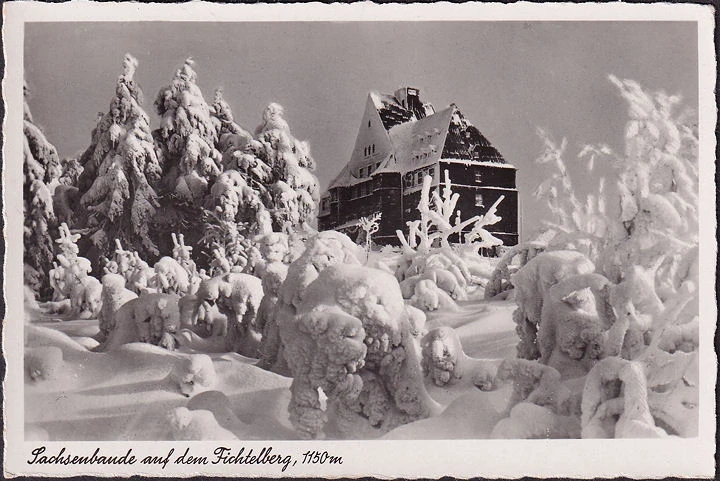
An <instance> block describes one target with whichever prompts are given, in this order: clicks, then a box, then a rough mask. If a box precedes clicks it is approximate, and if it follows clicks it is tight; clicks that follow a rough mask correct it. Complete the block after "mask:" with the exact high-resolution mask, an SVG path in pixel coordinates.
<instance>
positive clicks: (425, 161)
mask: <svg viewBox="0 0 720 481" xmlns="http://www.w3.org/2000/svg"><path fill="white" fill-rule="evenodd" d="M409 90H414V91H415V94H416V96H415V97H414V99H415V103H414V105H412V106H411V105H409V104H410V101H409V100H407V101H406V105H407V106H408V108H406V107H405V106H404V105H403V104H402V103H401V101H400V100H399V98H398V97H397V95H400V94H399V93H398V92H402V91H403V89H400V90H398V92H396V94H395V95H390V94H384V93H380V92H370V94H369V98H370V100H371V102H372V104H373V106H374V107H375V108H376V109H377V111H378V114H379V116H380V119H381V120H382V123H383V127H385V130H386V131H387V132H388V135H389V137H390V142H391V143H392V146H393V153H391V154H390V155H389V156H387V157H386V158H385V159H383V161H382V162H381V164H380V166H379V167H378V169H376V170H375V171H374V172H373V175H374V174H376V173H384V172H399V173H405V172H408V171H412V170H415V169H419V168H421V167H424V166H427V165H430V164H434V163H436V162H437V161H439V160H440V159H442V160H443V161H446V160H448V161H451V162H462V163H467V164H473V165H476V164H477V165H487V166H496V167H507V168H511V169H512V168H515V167H514V166H513V165H511V164H508V163H507V162H505V159H504V158H503V156H502V154H500V152H498V150H497V149H496V148H495V147H494V146H493V145H492V144H491V143H490V141H489V140H488V139H487V138H486V137H485V136H484V135H483V134H482V133H481V132H480V131H479V130H478V129H477V127H475V126H474V125H473V124H471V123H470V122H468V121H467V119H465V116H464V115H463V114H462V112H460V109H458V107H457V106H456V105H455V104H452V105H450V106H449V107H448V108H446V109H444V110H441V111H439V112H435V110H434V108H433V107H432V106H431V105H430V104H426V103H421V102H420V101H419V98H418V97H417V93H418V92H419V91H417V90H416V89H409ZM408 98H409V97H408ZM418 102H420V103H418ZM364 180H367V179H366V178H363V179H361V178H357V177H355V176H354V175H353V173H352V169H351V168H350V165H349V164H348V165H345V167H343V169H342V170H341V171H340V173H339V174H338V175H337V176H336V177H335V179H333V181H332V182H330V186H329V189H331V188H334V187H343V186H349V185H354V184H356V183H358V182H362V181H364Z"/></svg>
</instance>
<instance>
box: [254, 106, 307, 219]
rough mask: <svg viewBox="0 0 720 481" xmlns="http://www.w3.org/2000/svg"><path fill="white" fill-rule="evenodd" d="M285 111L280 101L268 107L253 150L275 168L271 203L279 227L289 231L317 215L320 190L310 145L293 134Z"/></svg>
mask: <svg viewBox="0 0 720 481" xmlns="http://www.w3.org/2000/svg"><path fill="white" fill-rule="evenodd" d="M283 114H284V109H283V107H282V106H281V105H278V104H276V103H271V104H270V105H268V106H267V108H265V111H264V112H263V123H262V124H261V125H260V126H258V128H257V129H256V132H255V134H256V140H255V141H254V142H253V143H252V144H251V150H252V152H253V153H254V154H255V156H256V157H257V158H258V159H259V160H261V161H262V163H263V164H265V165H266V166H268V167H269V168H270V169H271V179H270V182H269V183H268V184H266V185H268V187H267V191H268V194H269V197H270V202H269V205H267V207H268V210H269V211H270V213H271V215H272V220H273V223H274V227H275V230H283V231H288V230H292V229H293V228H295V227H297V226H300V225H302V224H303V223H305V222H307V221H309V220H310V219H312V218H313V217H314V216H315V213H316V212H317V205H318V202H319V200H320V191H319V185H318V180H317V178H316V177H315V175H314V174H313V171H314V170H315V161H314V160H313V158H312V157H311V155H310V146H309V145H308V143H307V142H302V141H299V140H297V139H296V138H295V137H293V135H292V134H291V133H290V127H289V125H288V123H287V121H286V120H285V119H284V118H283Z"/></svg>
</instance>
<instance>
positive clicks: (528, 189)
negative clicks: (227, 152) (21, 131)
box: [25, 22, 698, 233]
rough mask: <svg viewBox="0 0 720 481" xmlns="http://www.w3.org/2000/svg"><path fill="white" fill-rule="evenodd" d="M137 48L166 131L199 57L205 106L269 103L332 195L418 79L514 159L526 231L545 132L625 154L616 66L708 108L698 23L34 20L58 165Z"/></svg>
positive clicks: (41, 107)
mask: <svg viewBox="0 0 720 481" xmlns="http://www.w3.org/2000/svg"><path fill="white" fill-rule="evenodd" d="M125 52H130V53H132V54H133V55H134V56H135V57H137V58H138V60H139V62H140V65H139V67H138V70H137V73H136V79H137V80H138V82H139V84H140V86H141V87H142V89H143V91H144V93H145V105H144V107H145V110H146V111H147V112H148V113H149V114H150V115H151V119H152V122H153V123H152V127H153V128H156V127H157V125H158V118H157V116H156V114H155V112H154V108H153V105H152V101H153V100H154V98H155V95H156V94H157V91H158V90H159V89H160V88H161V87H162V86H164V85H166V84H167V83H169V81H170V79H171V78H172V76H173V73H174V72H175V70H176V69H177V68H178V67H179V66H180V65H181V64H182V62H183V60H184V59H185V57H187V56H192V57H193V58H194V59H195V61H196V65H195V68H196V70H197V72H198V83H199V85H200V88H201V89H202V91H203V93H204V95H205V98H206V100H208V101H211V100H212V96H213V91H214V89H215V88H216V87H218V86H222V87H223V89H224V96H225V99H226V100H227V101H228V102H229V103H230V105H231V107H232V109H233V113H234V115H235V120H236V121H237V122H238V123H240V124H241V125H243V126H244V127H245V128H246V129H248V130H253V129H254V128H255V126H256V125H257V124H258V123H259V122H260V119H261V114H262V110H263V108H264V107H265V106H266V105H267V104H268V103H269V102H278V103H280V104H282V105H283V106H284V107H285V112H286V118H287V120H288V122H289V124H290V127H291V129H292V131H293V134H294V135H295V136H296V137H298V138H300V139H303V140H307V141H309V142H310V145H311V149H312V153H313V157H314V158H315V160H316V161H317V164H318V171H317V172H316V174H317V176H318V178H319V179H320V182H321V185H322V186H323V188H324V187H326V186H327V184H328V182H329V181H330V180H331V179H332V178H333V177H334V176H335V174H337V172H338V171H339V170H340V169H341V168H342V166H343V164H344V163H345V162H346V161H347V160H348V159H349V156H350V153H351V150H352V148H353V145H354V142H355V136H356V133H357V129H358V127H359V123H360V120H361V116H362V113H363V108H364V104H365V99H366V97H367V93H368V92H369V91H370V90H377V91H382V92H393V91H394V90H395V89H396V88H397V87H399V86H401V85H409V86H414V87H419V88H420V89H421V96H422V97H423V98H424V99H425V100H427V101H430V102H431V103H433V104H434V105H435V107H436V108H437V109H440V108H443V107H445V106H447V105H449V104H450V103H451V102H454V103H456V104H457V105H458V106H459V107H460V109H461V110H462V111H463V113H465V115H466V117H467V118H468V119H469V120H470V121H471V122H473V123H474V124H475V125H476V126H477V127H478V128H479V129H480V131H481V132H483V133H484V134H485V135H486V137H487V138H488V139H489V140H490V141H491V142H492V143H493V144H494V145H495V146H496V147H497V148H498V149H499V150H500V152H501V153H502V154H503V155H504V156H505V158H506V159H507V160H508V161H509V162H511V163H513V164H514V165H515V166H517V168H518V188H519V189H520V191H521V198H522V201H523V205H524V207H525V213H526V215H525V216H524V218H525V229H526V233H527V231H528V230H529V229H532V228H534V227H536V226H537V222H538V220H539V216H535V215H528V213H529V212H531V211H532V206H533V200H532V196H531V194H532V191H533V190H534V188H535V187H536V186H537V184H538V183H539V182H540V181H541V179H542V178H543V177H544V173H543V171H542V169H541V168H540V167H539V166H537V165H535V164H534V163H533V160H534V159H535V158H536V157H537V156H538V154H539V153H540V151H541V143H540V141H539V140H538V137H537V135H536V133H535V132H536V128H537V127H543V128H544V129H545V130H547V131H549V132H550V133H551V134H552V135H554V136H555V137H556V138H558V139H559V138H561V137H567V138H568V140H569V145H570V149H571V151H576V150H577V149H578V148H579V146H580V145H581V144H586V143H598V142H602V143H606V144H609V145H610V146H611V147H614V148H617V149H621V148H622V136H623V129H624V125H625V121H626V119H627V113H626V106H625V104H624V101H623V100H622V99H621V98H620V97H619V95H618V94H617V92H616V90H615V87H614V86H613V85H612V84H611V83H610V82H609V81H608V80H607V75H608V74H610V73H613V74H615V75H617V76H619V77H621V78H631V79H634V80H637V81H639V82H640V83H641V84H642V85H643V86H645V87H647V88H650V89H653V90H658V89H663V90H665V91H667V92H669V93H677V94H681V95H682V96H683V98H684V99H685V103H686V104H687V105H689V106H693V107H695V106H697V101H698V100H697V99H698V87H697V85H698V73H697V72H698V62H697V29H696V26H695V24H694V23H680V22H665V23H662V22H461V23H459V22H342V23H341V22H337V23H328V22H283V23H280V22H278V23H217V24H213V23H207V22H203V23H180V22H178V23H172V22H163V23H158V22H135V23H108V22H97V23H66V22H63V23H28V24H26V34H25V78H26V81H27V83H28V87H29V88H30V91H31V97H30V100H29V104H30V109H31V111H32V113H33V116H34V118H35V121H36V122H37V123H38V124H40V125H41V126H42V127H43V128H44V130H45V132H46V134H47V136H48V138H49V140H50V141H51V142H53V143H54V144H55V146H56V147H57V148H58V151H59V153H60V155H61V156H70V155H73V154H75V153H77V152H78V151H80V150H83V149H84V148H85V147H86V146H87V145H88V144H89V141H90V132H91V130H92V128H93V127H94V125H95V119H96V115H97V113H98V112H104V111H106V109H107V108H108V105H109V102H110V100H111V99H112V96H113V92H114V87H115V81H116V79H117V76H118V75H119V74H120V72H121V62H122V56H123V54H124V53H125ZM578 180H588V179H587V178H580V179H578ZM590 180H591V181H592V180H593V179H590ZM540 215H542V213H540Z"/></svg>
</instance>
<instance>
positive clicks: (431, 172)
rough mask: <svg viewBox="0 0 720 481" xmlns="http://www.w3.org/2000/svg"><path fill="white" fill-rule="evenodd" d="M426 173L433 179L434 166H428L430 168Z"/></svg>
mask: <svg viewBox="0 0 720 481" xmlns="http://www.w3.org/2000/svg"><path fill="white" fill-rule="evenodd" d="M428 175H429V176H430V177H432V178H433V179H434V178H435V167H430V168H429V169H428Z"/></svg>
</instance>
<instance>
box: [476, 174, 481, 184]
mask: <svg viewBox="0 0 720 481" xmlns="http://www.w3.org/2000/svg"><path fill="white" fill-rule="evenodd" d="M475 182H477V183H478V184H479V183H481V182H482V173H480V172H475Z"/></svg>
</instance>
